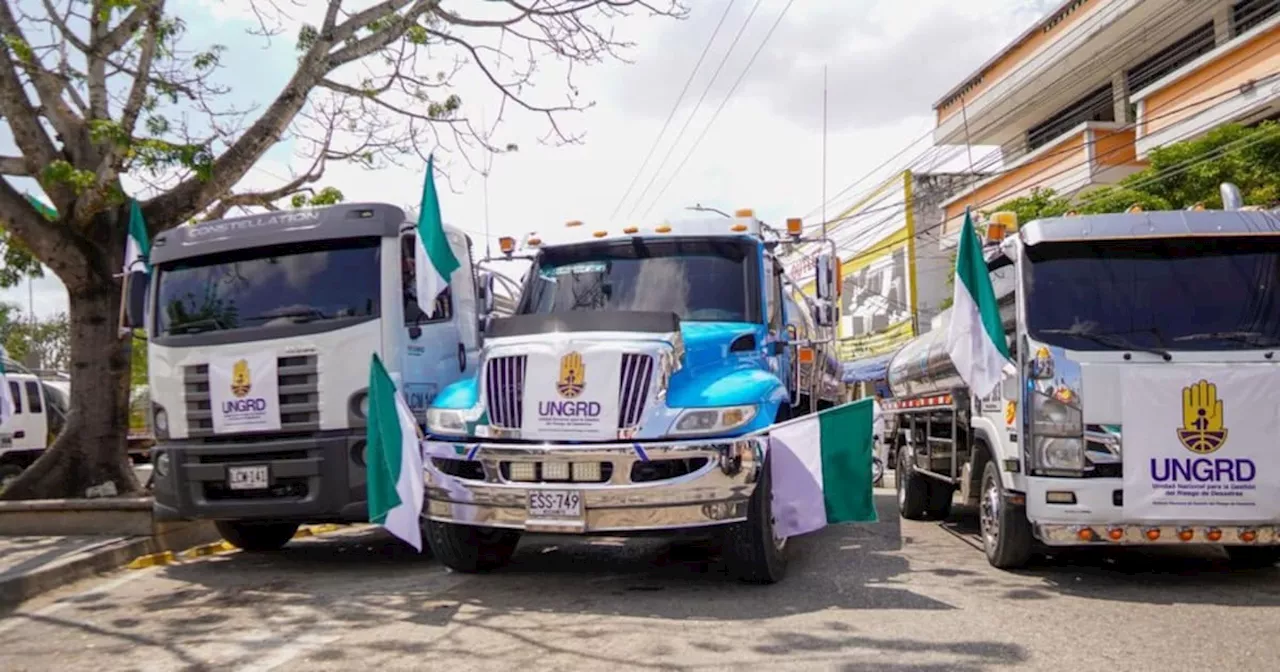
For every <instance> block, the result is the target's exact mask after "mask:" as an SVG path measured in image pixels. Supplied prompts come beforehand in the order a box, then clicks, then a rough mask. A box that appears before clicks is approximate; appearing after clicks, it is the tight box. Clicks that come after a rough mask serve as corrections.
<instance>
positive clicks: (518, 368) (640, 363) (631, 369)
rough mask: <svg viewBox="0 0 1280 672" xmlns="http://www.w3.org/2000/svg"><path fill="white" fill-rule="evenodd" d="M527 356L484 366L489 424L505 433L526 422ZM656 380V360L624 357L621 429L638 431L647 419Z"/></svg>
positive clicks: (500, 359)
mask: <svg viewBox="0 0 1280 672" xmlns="http://www.w3.org/2000/svg"><path fill="white" fill-rule="evenodd" d="M528 363H529V359H528V356H527V355H511V356H507V357H494V358H493V359H490V360H489V361H488V362H487V363H486V364H485V378H484V383H485V404H486V407H487V408H488V411H489V424H490V425H493V426H494V427H500V428H502V429H519V428H520V427H521V426H522V422H523V420H524V416H523V412H522V409H523V402H524V382H525V371H526V370H527V368H528ZM652 380H653V356H652V355H644V354H636V353H624V354H623V355H622V372H621V380H620V382H619V384H618V410H619V412H618V427H619V428H622V429H626V428H630V427H635V426H636V425H639V424H640V420H641V419H642V418H643V417H644V405H645V400H646V399H647V398H648V397H649V387H650V384H651V381H652Z"/></svg>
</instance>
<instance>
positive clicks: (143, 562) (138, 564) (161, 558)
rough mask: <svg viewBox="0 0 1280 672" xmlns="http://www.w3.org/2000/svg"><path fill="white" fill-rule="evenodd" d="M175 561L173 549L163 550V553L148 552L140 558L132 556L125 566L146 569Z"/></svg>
mask: <svg viewBox="0 0 1280 672" xmlns="http://www.w3.org/2000/svg"><path fill="white" fill-rule="evenodd" d="M174 561H175V558H174V557H173V551H165V552H163V553H150V554H148V555H144V556H142V557H140V558H134V560H133V562H130V563H129V564H128V565H127V567H128V568H129V569H146V568H148V567H158V566H161V565H171V564H173V563H174Z"/></svg>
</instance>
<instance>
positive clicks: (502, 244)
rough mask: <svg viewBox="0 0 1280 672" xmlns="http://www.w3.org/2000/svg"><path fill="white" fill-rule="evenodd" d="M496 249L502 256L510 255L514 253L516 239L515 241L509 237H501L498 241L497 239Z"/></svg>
mask: <svg viewBox="0 0 1280 672" xmlns="http://www.w3.org/2000/svg"><path fill="white" fill-rule="evenodd" d="M498 249H500V250H502V253H503V254H511V253H512V252H515V251H516V239H515V238H511V237H509V236H503V237H501V238H499V239H498Z"/></svg>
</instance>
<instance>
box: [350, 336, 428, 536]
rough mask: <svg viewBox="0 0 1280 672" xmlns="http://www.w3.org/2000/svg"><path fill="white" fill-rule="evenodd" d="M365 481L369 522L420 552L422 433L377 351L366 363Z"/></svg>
mask: <svg viewBox="0 0 1280 672" xmlns="http://www.w3.org/2000/svg"><path fill="white" fill-rule="evenodd" d="M365 440H366V444H365V445H366V446H367V447H366V448H365V484H366V488H367V492H368V501H369V522H371V523H376V524H378V525H381V526H383V527H385V528H386V529H387V531H388V532H390V533H391V534H394V535H395V536H397V537H399V538H401V539H403V540H404V541H405V542H406V543H408V544H409V545H410V546H413V547H414V548H415V549H417V550H418V551H419V552H421V551H422V528H420V527H419V526H418V518H419V517H420V516H421V515H422V494H423V487H424V486H423V476H422V444H421V440H422V436H421V435H420V432H419V429H418V422H417V420H415V419H414V417H413V411H411V410H409V405H408V404H407V403H405V400H404V397H403V396H401V395H400V393H399V392H398V391H396V384H395V382H394V381H392V380H391V376H390V375H389V374H388V373H387V369H386V367H384V366H383V365H382V360H381V359H379V358H378V356H377V355H374V356H373V362H372V364H371V365H370V366H369V417H368V428H367V430H366V439H365Z"/></svg>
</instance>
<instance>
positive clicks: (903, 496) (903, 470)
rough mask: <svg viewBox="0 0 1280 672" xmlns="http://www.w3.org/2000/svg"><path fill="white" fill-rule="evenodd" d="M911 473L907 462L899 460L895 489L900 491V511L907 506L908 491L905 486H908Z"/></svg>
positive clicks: (894, 475) (895, 476)
mask: <svg viewBox="0 0 1280 672" xmlns="http://www.w3.org/2000/svg"><path fill="white" fill-rule="evenodd" d="M909 473H910V472H909V471H908V470H907V461H906V460H904V459H902V458H898V470H897V471H896V472H894V474H893V487H894V489H895V490H897V491H898V508H899V509H902V508H904V507H906V505H907V489H906V488H905V487H903V486H904V485H905V484H906V480H907V475H908V474H909Z"/></svg>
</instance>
